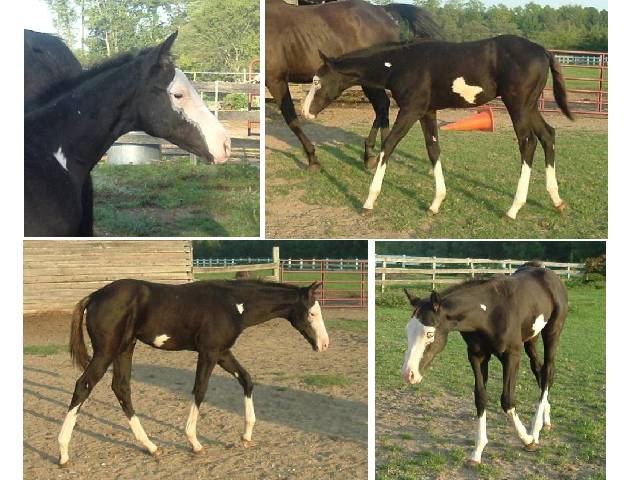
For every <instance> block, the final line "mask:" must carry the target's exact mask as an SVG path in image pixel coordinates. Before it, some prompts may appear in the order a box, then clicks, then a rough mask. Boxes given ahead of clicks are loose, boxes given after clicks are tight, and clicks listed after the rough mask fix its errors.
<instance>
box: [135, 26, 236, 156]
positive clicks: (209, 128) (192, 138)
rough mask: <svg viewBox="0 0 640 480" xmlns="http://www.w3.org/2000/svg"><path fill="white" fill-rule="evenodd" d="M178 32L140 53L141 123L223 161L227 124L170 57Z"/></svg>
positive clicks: (226, 149) (154, 132)
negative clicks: (211, 110) (213, 111)
mask: <svg viewBox="0 0 640 480" xmlns="http://www.w3.org/2000/svg"><path fill="white" fill-rule="evenodd" d="M177 35H178V32H174V33H173V34H171V35H170V36H169V37H168V38H167V39H166V40H165V41H164V42H162V43H161V44H160V45H157V46H155V47H152V48H150V49H148V50H145V51H144V52H143V53H142V54H141V55H142V56H144V58H143V59H142V61H143V79H142V84H141V87H140V90H139V93H138V95H137V98H136V100H135V101H136V102H137V109H136V113H137V115H138V123H139V125H140V128H142V129H143V130H144V131H145V132H147V133H148V134H150V135H153V136H156V137H161V138H165V139H167V140H168V141H170V142H171V143H174V144H176V145H178V146H179V147H181V148H183V149H185V150H188V151H189V152H191V153H194V154H195V155H198V156H200V157H203V158H205V159H207V160H208V161H209V162H215V163H224V162H226V161H227V160H228V159H229V155H230V153H231V142H230V140H229V137H228V135H227V133H226V131H225V129H224V127H223V126H222V124H221V123H220V122H219V121H218V119H217V118H216V117H215V116H214V115H213V114H212V113H211V112H210V111H209V109H208V108H207V106H206V105H205V103H204V102H203V101H202V99H201V98H200V95H198V92H196V90H195V89H194V88H193V86H192V85H191V83H190V82H189V79H187V77H186V76H185V74H184V73H182V71H181V70H180V69H179V68H176V66H175V65H174V64H173V61H172V60H171V56H170V51H171V46H172V45H173V42H174V41H175V39H176V37H177Z"/></svg>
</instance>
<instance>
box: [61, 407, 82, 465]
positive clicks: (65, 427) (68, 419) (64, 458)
mask: <svg viewBox="0 0 640 480" xmlns="http://www.w3.org/2000/svg"><path fill="white" fill-rule="evenodd" d="M79 408H80V405H76V406H75V407H73V408H72V409H71V410H69V411H68V412H67V415H66V416H65V417H64V422H63V423H62V428H61V429H60V434H59V435H58V446H59V447H60V465H64V464H65V463H67V462H68V461H69V441H70V440H71V434H72V433H73V427H75V425H76V419H77V418H78V409H79Z"/></svg>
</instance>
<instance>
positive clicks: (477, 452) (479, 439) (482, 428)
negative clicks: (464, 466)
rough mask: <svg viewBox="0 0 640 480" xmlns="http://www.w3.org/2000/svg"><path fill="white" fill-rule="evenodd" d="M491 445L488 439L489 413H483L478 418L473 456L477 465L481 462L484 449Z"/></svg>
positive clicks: (472, 458)
mask: <svg viewBox="0 0 640 480" xmlns="http://www.w3.org/2000/svg"><path fill="white" fill-rule="evenodd" d="M487 443H489V439H488V438H487V411H486V410H485V411H484V412H482V415H480V416H479V417H478V430H477V432H476V446H475V448H474V449H473V453H472V454H471V460H472V461H474V462H477V463H480V462H481V459H482V451H483V450H484V447H486V446H487Z"/></svg>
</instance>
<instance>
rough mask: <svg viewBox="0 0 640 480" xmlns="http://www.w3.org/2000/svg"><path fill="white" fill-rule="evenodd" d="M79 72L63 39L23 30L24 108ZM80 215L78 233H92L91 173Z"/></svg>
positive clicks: (35, 106) (38, 104) (83, 192)
mask: <svg viewBox="0 0 640 480" xmlns="http://www.w3.org/2000/svg"><path fill="white" fill-rule="evenodd" d="M81 73H82V65H80V62H79V61H78V59H77V58H76V57H75V55H74V54H73V53H72V52H71V50H69V47H67V46H66V45H65V44H64V42H63V41H62V40H61V39H60V38H58V37H56V36H55V35H49V34H48V33H40V32H34V31H32V30H25V31H24V104H25V112H26V111H28V110H31V109H34V108H38V107H39V106H42V105H40V102H39V97H40V96H41V95H45V96H46V92H47V91H48V90H50V89H51V88H52V85H56V84H57V83H59V82H65V81H69V80H70V79H71V78H73V77H75V76H77V75H80V74H81ZM81 196H82V218H81V220H80V225H79V226H78V235H79V236H82V237H91V236H93V185H92V183H91V176H88V177H87V181H86V182H85V184H84V185H83V187H82V194H81Z"/></svg>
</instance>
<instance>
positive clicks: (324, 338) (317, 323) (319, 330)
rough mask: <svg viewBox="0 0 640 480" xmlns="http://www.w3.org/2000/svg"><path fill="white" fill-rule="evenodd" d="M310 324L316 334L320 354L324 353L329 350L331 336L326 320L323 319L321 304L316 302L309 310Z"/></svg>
mask: <svg viewBox="0 0 640 480" xmlns="http://www.w3.org/2000/svg"><path fill="white" fill-rule="evenodd" d="M308 318H309V323H310V324H311V327H312V328H313V331H314V332H315V334H316V346H317V347H318V351H319V352H323V351H324V350H326V349H327V348H329V334H328V333H327V329H326V328H325V326H324V320H323V319H322V309H321V308H320V304H319V303H318V302H317V301H316V303H314V304H313V305H312V306H311V308H310V309H309V317H308Z"/></svg>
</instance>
